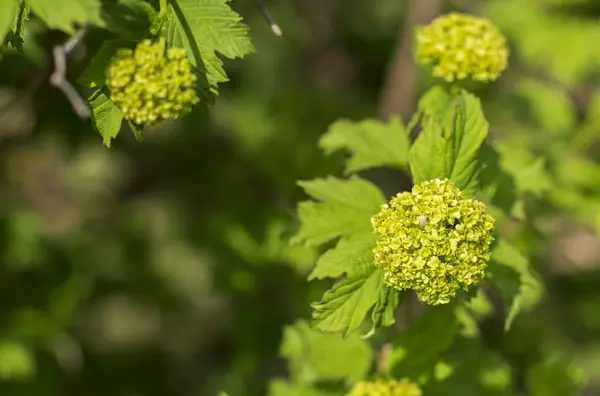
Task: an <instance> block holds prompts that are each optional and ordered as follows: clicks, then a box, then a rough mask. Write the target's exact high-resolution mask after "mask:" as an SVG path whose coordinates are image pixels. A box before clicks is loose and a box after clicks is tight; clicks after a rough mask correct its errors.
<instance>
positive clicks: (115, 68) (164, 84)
mask: <svg viewBox="0 0 600 396" xmlns="http://www.w3.org/2000/svg"><path fill="white" fill-rule="evenodd" d="M106 84H107V86H108V88H109V89H110V93H111V94H110V99H111V100H112V101H113V102H114V103H115V104H116V105H117V106H118V107H119V108H120V109H121V111H122V112H123V115H124V117H125V118H126V119H128V120H131V121H133V122H134V123H136V124H147V125H155V124H158V123H159V122H161V121H164V120H169V119H176V118H179V117H180V116H182V115H183V114H185V113H186V112H188V111H189V110H190V109H191V108H192V106H193V105H195V104H197V103H198V102H199V99H198V95H197V94H196V89H195V88H196V76H195V75H194V73H193V72H192V68H191V65H190V61H189V60H188V58H187V57H186V55H185V51H184V50H183V49H181V48H169V49H168V50H166V51H165V41H164V39H161V40H159V41H158V42H156V43H152V42H151V41H150V40H144V41H142V42H141V43H139V44H138V46H137V47H136V48H135V50H131V49H121V50H119V51H118V52H117V54H116V55H115V56H114V57H113V59H112V60H111V62H110V65H109V67H108V75H107V80H106Z"/></svg>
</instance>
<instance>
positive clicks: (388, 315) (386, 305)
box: [365, 286, 400, 338]
mask: <svg viewBox="0 0 600 396" xmlns="http://www.w3.org/2000/svg"><path fill="white" fill-rule="evenodd" d="M398 305H400V292H399V291H398V290H396V289H394V288H392V287H384V286H382V287H380V288H379V297H378V299H377V304H375V308H373V312H372V313H371V321H372V322H373V327H372V328H371V331H370V332H369V333H367V334H366V335H365V338H367V337H369V336H371V335H372V334H375V330H377V329H379V328H381V327H388V326H391V325H393V324H394V323H396V308H398Z"/></svg>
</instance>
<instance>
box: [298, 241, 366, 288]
mask: <svg viewBox="0 0 600 396" xmlns="http://www.w3.org/2000/svg"><path fill="white" fill-rule="evenodd" d="M376 242H377V236H376V235H375V234H374V233H372V232H370V233H364V234H354V235H350V236H349V237H345V238H342V239H340V240H339V242H338V243H337V245H336V246H335V247H334V248H332V249H329V250H328V251H327V252H325V254H323V255H322V256H321V257H320V258H319V260H318V261H317V265H316V266H315V268H314V269H313V271H312V273H311V274H310V275H309V277H308V280H313V279H324V278H327V277H329V278H337V277H339V276H341V275H342V274H344V273H346V274H347V275H348V276H349V277H352V276H354V275H355V273H356V268H362V266H363V265H365V263H371V264H372V263H373V248H374V247H375V244H376Z"/></svg>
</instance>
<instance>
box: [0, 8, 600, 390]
mask: <svg viewBox="0 0 600 396" xmlns="http://www.w3.org/2000/svg"><path fill="white" fill-rule="evenodd" d="M231 4H232V6H233V7H234V8H235V9H236V11H238V12H239V13H240V14H241V15H242V16H243V17H244V19H245V21H246V23H248V24H249V25H250V27H251V35H252V39H253V40H254V42H255V45H256V47H257V52H256V53H255V54H252V55H251V56H248V57H247V58H246V59H244V60H241V61H236V62H228V63H227V64H226V66H227V70H228V73H229V75H230V76H231V81H230V82H229V83H227V84H224V85H223V86H222V87H221V93H220V95H219V97H218V99H217V103H216V105H215V106H214V107H212V108H210V109H208V110H206V109H198V110H197V111H195V112H194V113H192V114H191V115H189V116H187V117H186V118H185V119H183V120H181V121H180V122H178V123H172V124H167V125H163V126H160V127H157V128H153V129H147V130H146V131H145V133H144V142H143V143H141V144H139V143H137V142H136V141H135V139H134V137H133V135H132V134H131V133H130V131H128V130H124V131H122V132H121V135H120V136H119V137H118V139H117V140H116V141H115V142H114V143H113V147H112V148H111V149H106V148H105V147H103V146H102V140H101V138H100V136H98V135H97V133H96V132H94V131H93V130H92V129H91V126H90V125H89V123H88V122H86V121H82V120H80V119H78V118H77V116H76V115H75V114H74V113H73V112H72V110H71V108H70V106H69V103H68V102H67V101H66V99H65V98H64V96H63V95H62V94H61V93H60V92H59V91H57V90H55V89H53V88H51V87H50V86H49V85H48V84H46V85H44V86H43V87H42V88H41V89H40V90H39V91H38V92H36V93H35V94H34V95H31V96H25V97H24V98H23V100H21V101H20V102H19V103H18V104H16V105H15V106H13V107H11V109H10V110H9V111H5V112H2V114H0V395H3V396H4V395H6V396H37V395H44V396H54V395H56V396H58V395H60V396H67V395H73V396H75V395H77V396H82V395H86V396H96V395H98V396H100V395H102V396H104V395H110V396H146V395H148V396H151V395H152V396H154V395H157V396H158V395H165V396H166V395H169V396H172V395H177V396H188V395H189V396H204V395H206V396H212V395H217V394H218V392H219V391H220V390H226V391H227V392H229V394H230V395H231V396H237V395H248V396H254V395H257V396H259V395H260V396H262V395H265V394H267V389H268V383H269V381H270V380H271V379H273V378H276V377H285V376H286V375H287V374H286V373H287V372H288V366H287V363H286V361H285V360H284V359H282V358H281V357H280V356H279V350H280V344H281V341H282V335H283V331H284V326H285V325H288V324H291V323H294V322H295V321H296V319H298V318H308V317H309V314H310V309H309V303H310V302H312V301H316V300H318V299H319V298H320V296H321V293H322V292H323V290H325V288H327V287H328V286H330V285H329V284H328V283H327V282H324V283H319V282H314V283H311V284H309V283H307V282H306V277H307V273H308V271H309V270H310V269H311V266H312V265H313V264H314V261H315V259H316V257H317V254H318V252H317V251H316V250H313V249H310V248H304V247H302V246H289V245H288V243H287V239H288V237H289V236H290V235H291V234H293V232H294V230H295V227H296V224H295V218H294V208H295V205H296V203H297V202H298V201H299V200H301V199H303V198H305V197H304V196H303V194H302V192H301V190H300V189H299V188H298V187H297V186H296V180H299V179H300V180H302V179H311V178H315V177H323V176H325V175H327V174H331V173H334V174H341V172H342V165H343V164H342V157H341V156H331V157H326V156H324V155H323V153H321V152H320V151H319V149H318V145H317V142H318V139H319V137H320V135H321V134H322V133H324V132H325V131H326V130H327V126H328V125H329V124H330V123H331V122H333V121H335V120H336V119H339V118H349V119H352V120H360V119H363V118H366V117H382V118H387V116H389V115H390V114H391V113H397V112H399V113H400V114H401V115H402V118H403V119H404V121H405V122H407V121H408V119H409V117H410V115H411V111H412V110H414V108H415V103H416V100H417V99H418V97H419V95H420V94H421V93H422V92H423V91H424V90H425V89H427V88H428V87H430V86H431V85H432V84H433V83H435V81H434V80H432V79H431V78H430V77H428V76H427V73H426V72H424V71H420V70H419V69H418V68H417V67H416V65H415V64H414V62H413V60H412V54H411V48H410V44H411V40H412V38H411V36H410V34H411V32H412V29H411V27H412V26H414V24H415V23H427V22H429V21H430V20H431V19H432V18H433V17H435V16H436V15H438V14H440V13H443V12H446V11H450V10H460V11H464V12H469V13H474V14H476V15H484V16H488V17H490V18H491V19H492V20H493V21H494V22H495V23H496V24H497V25H498V26H499V28H500V29H501V30H502V31H503V32H504V33H505V34H506V35H507V37H508V38H509V41H510V45H511V64H510V68H509V70H508V71H507V72H506V73H505V74H504V75H503V77H502V78H501V79H500V80H499V81H498V82H497V83H494V84H491V85H489V86H485V87H479V86H473V87H470V88H471V89H472V90H473V91H474V92H475V93H476V94H477V95H478V96H480V97H481V98H482V102H483V105H484V109H485V112H486V116H487V118H488V120H489V121H490V124H491V126H492V127H491V135H492V138H493V140H495V141H497V142H498V143H497V144H498V147H501V149H502V151H503V152H505V153H508V155H507V156H506V158H509V159H510V161H509V163H508V164H507V166H509V167H511V168H512V169H514V170H515V172H514V174H515V175H516V176H517V184H519V183H521V186H520V187H521V188H522V189H524V190H526V191H527V192H528V193H529V195H530V199H528V200H527V202H525V204H524V205H523V207H519V208H515V216H516V217H517V218H519V217H527V218H532V219H535V221H534V225H535V228H534V227H532V226H529V227H525V228H523V227H518V226H515V225H512V227H513V228H514V229H512V231H511V232H512V233H513V234H514V235H515V238H517V239H518V240H519V241H520V242H521V244H522V245H523V246H525V249H526V250H527V251H529V252H531V253H532V254H533V255H534V256H535V257H536V261H535V266H536V269H537V271H539V272H540V273H541V274H542V276H543V278H544V280H545V282H546V288H547V290H546V294H545V296H544V298H543V299H542V300H541V301H540V302H539V304H537V305H536V306H535V307H530V310H529V313H528V314H527V315H522V316H521V317H519V318H518V319H517V320H516V323H515V324H514V326H513V328H512V329H511V331H510V332H509V333H508V334H503V333H502V321H501V320H500V321H498V320H496V321H493V320H492V321H491V322H490V323H488V324H487V326H489V331H488V332H487V333H489V334H487V333H486V334H487V342H488V343H489V344H490V345H493V346H494V348H496V349H497V350H499V351H501V353H502V355H503V356H504V357H505V358H506V359H507V360H508V361H509V362H510V364H511V365H513V366H514V367H515V368H516V372H517V377H516V378H515V382H516V383H517V387H519V386H521V388H522V389H524V390H523V393H522V394H532V395H539V396H544V395H547V394H548V393H545V391H544V387H545V386H547V384H548V383H554V382H553V381H557V377H560V376H561V375H565V374H564V370H562V371H561V369H557V373H558V374H555V375H553V376H552V378H549V377H545V375H546V376H547V375H548V373H552V370H541V369H540V368H539V367H540V365H546V366H548V365H550V366H552V365H553V364H556V365H557V367H558V366H559V365H561V364H563V363H562V362H564V361H567V362H568V364H571V363H574V364H576V365H577V366H578V367H579V372H578V374H577V375H583V376H585V377H586V378H587V379H588V381H587V387H586V393H585V394H586V395H598V394H600V271H599V269H600V239H599V235H600V162H599V160H600V145H599V140H598V137H599V136H600V134H599V133H600V90H599V88H600V84H599V83H600V79H599V77H600V2H599V1H596V0H568V1H567V0H563V1H560V0H479V1H477V0H472V1H469V0H454V1H441V0H405V1H401V0H370V1H366V0H327V1H322V0H271V1H268V2H267V4H268V6H269V9H270V11H271V13H272V14H273V15H274V16H275V17H276V19H277V21H278V22H279V24H280V26H281V27H282V29H283V31H284V35H283V36H282V37H281V38H278V37H275V36H274V35H273V34H272V33H271V31H270V30H269V27H268V26H267V25H266V24H265V22H264V20H263V19H262V18H261V16H260V14H259V13H258V11H257V8H256V4H255V2H254V1H251V0H237V1H233V2H232V3H231ZM26 29H27V36H26V40H25V55H21V54H17V53H8V54H5V56H4V59H3V60H2V61H1V62H0V103H3V102H6V101H8V100H10V99H11V98H13V97H14V96H15V95H21V96H23V95H24V94H25V92H24V87H25V86H26V85H27V83H28V81H30V80H31V79H32V78H33V76H34V75H35V74H36V72H37V70H38V69H39V68H40V67H41V62H43V60H44V59H45V55H44V51H45V50H46V49H47V48H49V45H50V44H51V43H52V42H54V41H56V40H63V39H64V37H63V36H62V35H60V34H58V35H57V34H56V33H54V32H48V31H47V30H45V28H44V27H43V26H41V25H40V24H39V23H37V22H35V21H33V22H32V23H30V24H29V25H28V26H27V28H26ZM85 50H86V48H83V49H82V50H81V51H79V52H77V53H75V54H74V56H73V59H72V63H73V65H72V67H71V72H72V74H73V76H72V77H73V78H74V79H75V78H76V77H77V73H78V72H79V71H81V69H82V67H83V66H82V62H83V59H85ZM368 177H370V178H372V179H373V180H376V181H377V182H378V183H380V184H381V185H382V186H383V187H384V189H385V191H386V192H388V193H390V194H392V193H394V192H396V191H397V190H398V189H401V188H406V187H407V186H408V184H407V183H408V179H407V177H406V176H404V175H398V174H389V173H387V172H383V171H374V172H372V173H369V174H368ZM505 226H506V227H508V228H510V227H511V224H508V225H505ZM534 235H535V236H536V238H534V237H533V236H534ZM540 236H541V239H540V238H538V237H540ZM540 240H542V241H543V242H539V241H540ZM533 241H535V242H533ZM547 351H551V352H552V353H551V354H555V355H556V356H557V357H556V359H555V360H550V361H542V362H538V361H537V357H538V356H541V355H544V356H547V355H548V354H547V353H546V352H547ZM556 362H559V363H556ZM561 367H562V366H561ZM539 373H541V374H539ZM525 383H527V384H528V385H525ZM519 384H521V385H519ZM532 384H533V385H532ZM525 389H528V390H525ZM564 394H565V395H567V394H570V393H564ZM275 396H277V395H275Z"/></svg>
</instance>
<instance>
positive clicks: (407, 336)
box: [390, 303, 459, 380]
mask: <svg viewBox="0 0 600 396" xmlns="http://www.w3.org/2000/svg"><path fill="white" fill-rule="evenodd" d="M454 309H455V307H454V305H453V304H452V303H450V304H446V305H437V306H427V307H426V308H425V312H424V313H423V314H421V316H419V317H418V318H417V319H416V320H415V321H414V322H413V323H411V325H410V327H409V328H408V330H406V331H404V332H402V333H400V334H399V335H398V337H397V339H396V341H395V342H394V349H393V352H392V354H391V357H390V368H391V373H392V374H393V375H395V376H398V377H399V378H402V377H408V378H411V379H413V380H417V379H418V378H419V377H420V376H421V375H423V374H426V373H427V372H429V371H431V370H432V369H433V368H434V367H435V365H436V363H437V362H438V360H439V356H440V354H441V353H442V352H444V351H445V350H446V349H448V348H449V347H450V346H451V345H452V340H453V339H454V337H455V335H456V334H457V332H458V329H459V324H458V321H457V319H456V316H455V314H454Z"/></svg>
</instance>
